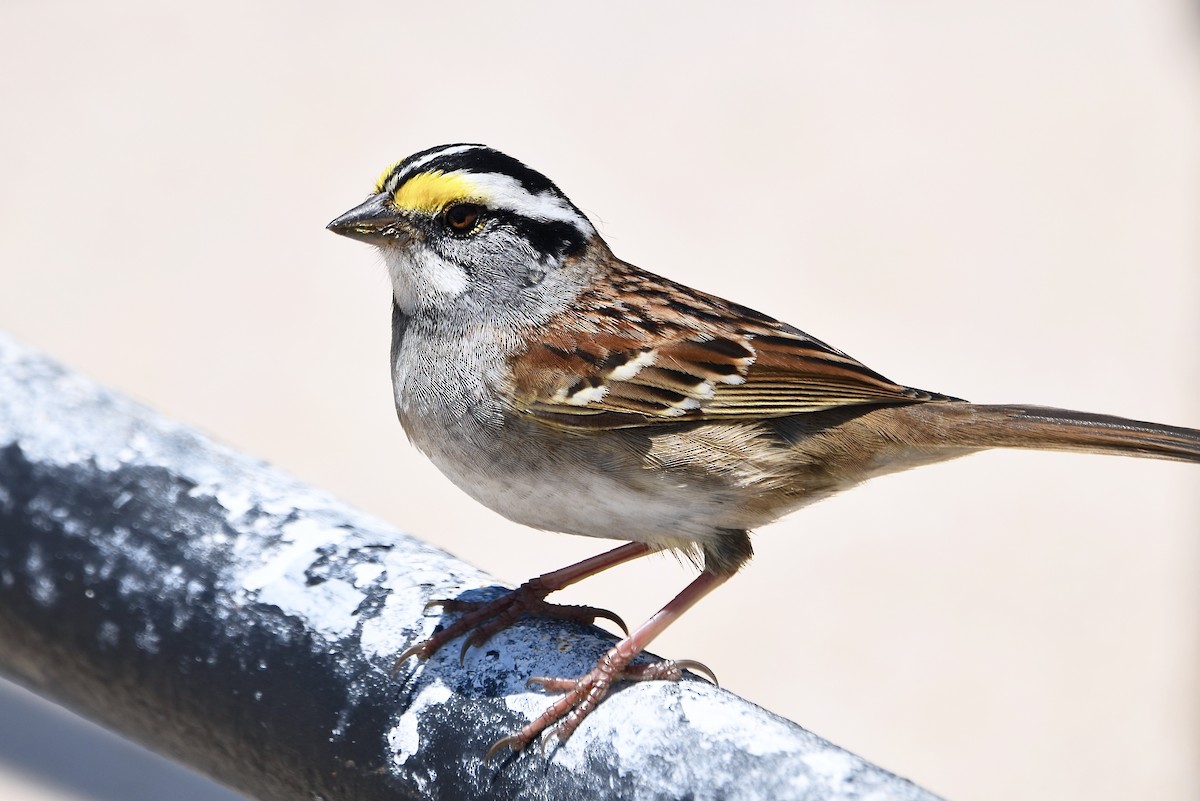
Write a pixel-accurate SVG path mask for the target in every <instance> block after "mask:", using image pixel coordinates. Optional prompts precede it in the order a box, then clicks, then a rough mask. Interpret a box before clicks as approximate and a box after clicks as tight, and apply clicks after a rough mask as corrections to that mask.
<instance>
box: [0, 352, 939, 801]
mask: <svg viewBox="0 0 1200 801" xmlns="http://www.w3.org/2000/svg"><path fill="white" fill-rule="evenodd" d="M499 591H500V588H499V587H497V585H496V583H495V581H493V580H492V579H491V578H489V577H488V576H487V575H486V574H484V573H482V572H480V571H478V570H476V569H474V568H472V567H469V566H467V565H465V564H463V563H462V562H459V561H457V560H456V559H454V558H452V557H451V556H449V555H448V554H446V553H444V552H442V551H439V550H437V549H435V548H432V547H430V546H429V545H426V544H424V543H422V542H420V541H418V540H416V539H414V538H412V537H410V536H408V535H406V534H403V533H401V532H399V531H397V530H395V529H394V528H391V527H390V526H388V525H386V524H384V523H382V522H380V521H379V520H376V519H373V518H371V517H369V516H367V515H365V514H363V513H361V512H359V511H357V510H355V509H353V508H350V507H348V506H346V505H345V504H343V503H340V502H338V501H337V500H335V499H333V498H331V497H329V496H328V495H326V494H324V493H321V492H319V491H317V490H314V489H312V488H311V487H308V486H305V485H304V484H301V483H300V482H298V481H296V480H294V479H292V478H290V477H288V476H286V475H283V474H281V473H280V472H278V471H276V470H274V469H272V468H271V467H269V466H267V465H265V464H263V463H262V462H259V461H256V460H254V459H252V458H249V457H247V456H245V455H242V454H240V453H237V452H234V451H232V450H230V449H228V448H225V447H222V446H220V445H216V444H214V443H212V442H211V441H209V440H208V439H206V438H205V437H203V436H201V435H200V434H198V433H197V432H195V431H193V430H191V429H189V428H187V427H185V426H183V425H180V424H178V423H174V422H171V421H170V420H166V419H164V418H163V417H161V416H160V415H158V414H156V413H155V412H153V411H151V410H149V409H147V408H145V407H143V406H141V405H139V404H137V403H134V402H133V401H131V400H128V399H126V398H124V397H122V396H120V395H117V394H115V393H113V392H110V391H108V390H106V389H103V388H101V387H99V386H97V385H96V384H94V383H92V382H91V381H89V380H87V379H85V378H83V377H81V376H79V375H77V374H75V373H72V372H71V371H69V370H67V369H65V368H63V367H62V366H60V365H58V364H56V363H55V362H53V361H51V360H49V359H47V358H46V357H44V356H42V355H41V354H39V353H37V352H35V351H33V350H31V349H29V348H27V347H25V346H24V345H22V344H20V343H18V342H17V341H15V340H13V339H12V338H10V337H8V336H7V335H5V334H3V333H0V671H3V672H4V673H7V674H8V675H10V676H11V677H13V678H15V679H16V680H17V681H19V682H21V683H22V684H25V685H27V686H29V687H31V688H32V689H34V690H35V691H37V692H39V693H41V694H42V695H44V696H46V697H48V698H51V699H53V700H55V701H57V702H59V703H62V704H63V705H65V706H67V707H70V708H72V709H74V710H76V711H78V712H80V713H82V714H84V715H85V716H87V717H89V718H91V719H93V720H96V721H97V722H99V723H101V724H103V725H105V726H108V727H109V728H112V729H114V730H115V731H117V732H119V733H121V734H123V735H125V736H127V737H129V738H131V739H133V740H136V741H138V742H141V743H142V744H144V745H147V746H149V747H150V748H152V749H154V750H156V751H159V752H160V753H163V754H165V755H167V756H170V757H173V758H175V759H178V760H180V761H181V762H184V763H185V764H188V765H190V766H192V767H194V768H197V769H199V770H201V771H203V772H204V773H207V774H208V775H210V776H212V777H213V778H215V779H217V780H218V781H221V782H224V783H226V784H228V785H230V786H231V787H233V788H235V789H237V790H239V791H241V792H244V793H246V794H247V795H249V796H251V797H253V798H257V799H263V800H264V801H268V800H269V801H275V800H278V801H284V799H287V800H288V801H294V799H299V798H303V799H323V800H324V801H352V800H353V801H373V800H374V799H397V798H405V799H408V798H422V799H425V798H429V799H474V798H488V799H506V798H514V799H515V798H529V797H537V798H564V799H565V798H589V799H607V798H638V799H677V798H694V799H706V798H712V799H717V798H720V799H740V798H746V799H759V798H773V799H792V798H795V799H801V798H803V799H866V798H871V799H875V800H876V801H881V800H883V799H934V798H935V797H934V796H933V795H932V794H930V793H928V792H927V791H925V790H922V789H921V788H919V787H917V786H915V785H913V784H912V783H910V782H908V781H906V780H904V779H901V778H898V777H897V776H895V775H893V774H891V773H888V772H887V771H885V770H883V769H881V768H879V767H876V766H874V765H871V764H870V763H868V762H866V761H864V760H863V759H861V758H860V757H857V756H855V755H853V754H850V753H848V752H846V751H844V750H842V749H840V748H838V747H836V746H834V745H831V744H830V743H828V742H826V741H824V740H822V739H821V738H819V737H817V736H815V735H813V734H811V733H809V732H807V731H805V730H804V729H802V728H800V727H799V726H797V725H796V724H794V723H791V722H790V721H787V720H784V719H782V718H779V717H777V716H775V715H772V714H771V713H769V712H767V711H765V710H763V709H760V708H759V707H756V706H754V705H753V704H751V703H749V702H747V701H744V700H742V699H741V698H738V697H737V696H735V695H733V694H731V693H729V692H726V691H724V690H720V689H717V688H715V687H713V686H712V685H710V684H708V683H706V682H704V681H701V680H698V679H685V680H684V681H682V682H680V683H678V684H672V683H666V682H645V683H639V684H634V685H629V686H624V687H622V688H620V689H618V690H617V691H615V692H613V693H612V694H611V696H610V697H609V698H608V699H606V700H605V702H604V703H603V704H601V705H600V707H599V708H598V709H597V710H596V711H595V712H594V713H593V714H592V715H591V716H589V718H588V719H587V721H586V722H585V723H584V725H583V726H582V727H580V729H579V730H578V731H577V732H576V733H575V735H574V736H573V737H572V738H571V739H570V740H568V741H567V742H566V743H565V744H561V745H560V744H558V743H557V741H551V743H552V744H551V745H548V747H547V749H546V753H545V756H543V755H541V754H539V751H538V749H537V748H536V747H533V748H529V749H527V750H526V751H525V752H523V753H520V754H511V755H506V756H502V758H499V759H495V760H493V761H492V763H491V764H490V765H488V764H484V762H483V758H482V757H483V754H484V753H485V752H486V751H487V748H488V746H489V745H490V744H491V743H493V742H494V741H495V740H497V739H499V738H500V737H502V736H504V735H506V734H509V733H511V732H513V731H515V730H516V729H517V728H518V727H519V726H520V725H522V724H523V723H525V722H526V721H528V720H530V719H531V718H532V717H533V716H534V715H536V714H537V713H538V712H540V711H541V710H542V709H543V708H544V707H545V706H546V705H547V703H548V701H549V699H548V697H547V696H546V695H545V694H544V693H542V692H540V691H537V690H529V689H527V688H526V686H525V681H526V679H528V678H529V676H531V675H546V674H549V675H555V674H557V675H562V676H569V675H579V674H581V673H583V672H585V671H586V670H588V669H589V668H590V667H591V666H592V664H593V663H594V660H595V658H596V655H597V654H599V653H601V652H602V650H603V649H605V648H607V647H608V646H609V645H610V644H611V642H612V638H611V637H609V636H608V635H606V634H605V633H604V632H601V631H599V630H598V629H594V628H591V627H586V626H578V625H574V624H569V623H562V622H559V621H549V620H537V619H530V620H528V621H523V622H521V623H520V624H518V625H516V626H514V627H513V628H511V629H509V630H508V631H506V632H502V633H500V634H497V635H496V636H495V637H493V638H492V640H490V641H489V642H488V643H487V645H486V646H484V647H483V648H478V649H473V650H471V651H470V652H469V653H468V654H467V657H466V661H465V664H463V665H461V666H460V665H459V662H458V648H457V645H456V644H455V645H451V646H450V647H447V648H444V649H442V651H441V652H439V653H438V654H436V655H435V656H434V657H433V658H432V659H431V660H430V661H429V662H427V663H425V664H423V665H417V664H416V662H415V660H412V661H410V662H409V663H407V664H406V665H404V666H403V667H402V669H401V672H400V673H399V674H398V675H397V676H396V678H395V679H393V678H390V677H389V675H388V673H389V671H390V669H391V667H392V662H393V659H394V658H395V655H396V654H397V653H398V652H400V651H402V650H403V649H404V648H405V647H407V646H408V645H410V644H411V643H413V642H414V641H416V640H417V639H418V638H420V637H424V636H427V635H428V634H429V633H430V632H431V631H432V630H433V628H434V626H435V625H436V624H437V623H438V617H437V616H436V615H435V616H429V615H427V614H425V613H424V606H425V603H426V602H427V601H428V600H429V599H430V598H443V597H448V598H455V597H464V598H480V597H489V596H491V595H494V594H496V593H498V592H499Z"/></svg>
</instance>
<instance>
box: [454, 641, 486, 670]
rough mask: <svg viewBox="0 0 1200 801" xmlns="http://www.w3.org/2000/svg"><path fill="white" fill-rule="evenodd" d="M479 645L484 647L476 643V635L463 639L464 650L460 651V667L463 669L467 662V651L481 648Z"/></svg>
mask: <svg viewBox="0 0 1200 801" xmlns="http://www.w3.org/2000/svg"><path fill="white" fill-rule="evenodd" d="M479 645H483V643H481V642H475V637H474V635H472V636H469V637H464V638H463V644H462V648H461V649H459V651H458V666H459V667H462V666H463V663H465V662H466V661H467V651H470V650H471V649H472V648H474V647H476V646H479Z"/></svg>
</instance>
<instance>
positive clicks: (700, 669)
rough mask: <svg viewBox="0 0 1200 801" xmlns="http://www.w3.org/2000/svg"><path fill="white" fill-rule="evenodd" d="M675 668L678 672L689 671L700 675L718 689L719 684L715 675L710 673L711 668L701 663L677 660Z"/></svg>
mask: <svg viewBox="0 0 1200 801" xmlns="http://www.w3.org/2000/svg"><path fill="white" fill-rule="evenodd" d="M675 667H677V668H679V669H680V670H690V671H692V672H693V673H701V674H703V675H704V677H705V678H707V679H708V680H709V681H710V683H712V685H713V686H715V687H720V686H721V682H719V681H717V674H716V673H713V672H712V668H710V667H709V666H708V665H706V664H704V663H703V662H697V661H696V660H695V659H677V660H675Z"/></svg>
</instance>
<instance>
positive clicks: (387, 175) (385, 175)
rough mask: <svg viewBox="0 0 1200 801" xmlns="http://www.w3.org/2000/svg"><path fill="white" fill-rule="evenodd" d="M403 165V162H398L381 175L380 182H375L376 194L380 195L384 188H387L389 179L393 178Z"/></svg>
mask: <svg viewBox="0 0 1200 801" xmlns="http://www.w3.org/2000/svg"><path fill="white" fill-rule="evenodd" d="M403 163H404V162H403V160H401V161H397V162H395V163H394V164H391V165H389V166H388V168H387V169H386V170H384V171H383V172H382V173H380V174H379V180H377V181H376V182H375V194H377V195H378V194H379V193H380V192H382V191H383V190H384V188H385V187H386V186H387V179H388V178H391V177H392V172H393V171H394V170H395V169H396V168H397V167H399V166H400V165H401V164H403Z"/></svg>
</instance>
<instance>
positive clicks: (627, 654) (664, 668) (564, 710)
mask: <svg viewBox="0 0 1200 801" xmlns="http://www.w3.org/2000/svg"><path fill="white" fill-rule="evenodd" d="M728 578H729V575H728V574H726V575H717V574H715V573H709V572H704V573H701V574H700V575H699V576H697V577H696V579H695V580H694V581H693V582H692V583H691V584H689V585H688V586H687V587H685V588H684V589H683V592H681V593H679V594H678V595H676V596H675V597H674V598H673V599H672V600H671V602H670V603H668V604H667V605H666V606H664V607H663V608H662V609H661V610H659V611H658V612H657V613H656V614H655V615H654V616H653V617H651V618H650V619H649V620H647V621H646V622H645V623H643V624H642V625H641V626H640V627H638V629H637V631H635V632H633V634H630V635H629V636H628V637H626V638H625V639H623V640H621V641H620V642H619V643H617V644H616V645H614V646H613V647H612V648H611V649H609V651H608V653H606V654H605V655H604V656H602V657H600V661H599V662H598V663H597V664H596V667H595V668H593V669H592V671H591V672H590V673H588V674H587V675H585V676H581V677H580V678H578V679H575V680H571V679H559V678H533V679H530V680H529V682H530V684H540V685H542V686H543V687H546V688H547V689H568V688H569V689H568V692H567V694H566V695H564V696H563V697H562V698H560V699H559V700H558V701H556V702H555V703H554V704H553V705H552V706H551V707H550V708H549V709H547V710H546V711H545V712H543V713H542V714H541V715H540V716H539V717H538V718H537V719H536V720H534V721H533V722H532V723H530V724H529V725H527V726H525V727H524V728H523V729H521V730H520V731H519V732H517V733H516V734H514V735H512V736H510V737H505V738H503V739H501V740H498V741H497V742H496V743H495V744H494V745H492V747H491V748H490V749H488V753H487V757H486V759H491V757H492V756H493V755H495V753H496V752H497V751H499V750H501V749H503V748H512V749H513V750H514V751H520V750H521V749H522V748H524V747H525V746H527V745H529V743H531V742H532V741H533V738H534V737H537V736H538V734H539V733H541V732H542V731H543V730H544V729H546V728H547V727H549V726H551V725H553V724H555V723H558V727H557V729H556V733H557V735H558V739H560V740H565V739H567V738H568V737H570V736H571V733H572V732H573V731H575V729H577V728H578V727H579V724H580V723H581V722H583V719H584V718H585V717H587V715H588V713H589V712H591V711H592V710H593V709H595V708H596V705H597V704H598V703H600V700H601V699H602V698H604V696H605V694H606V693H607V692H608V688H609V687H610V686H611V685H612V683H613V682H614V681H618V680H620V679H641V678H666V679H675V680H677V679H678V678H679V665H680V664H682V663H671V662H660V663H658V664H656V665H647V666H645V667H644V668H641V667H639V669H633V668H629V669H628V670H627V666H628V665H629V663H630V662H631V661H632V660H633V659H634V657H636V656H637V655H638V654H640V653H641V652H642V651H643V650H645V648H646V646H648V645H649V644H650V641H651V640H653V639H654V638H655V637H657V636H658V635H659V634H660V633H662V631H663V630H664V629H666V628H667V626H669V625H671V624H672V623H673V622H675V620H677V619H678V618H679V617H680V616H681V615H682V614H683V613H684V612H686V611H687V610H688V609H690V608H691V607H692V606H693V605H694V604H695V603H696V602H697V601H699V600H700V599H701V598H703V597H704V596H705V595H708V594H709V593H710V592H712V591H713V590H714V589H716V588H717V587H719V586H721V585H722V584H723V583H725V580H726V579H728ZM689 666H691V665H690V664H689ZM700 667H703V666H700ZM704 670H705V671H706V672H709V671H707V668H704ZM559 721H561V722H559Z"/></svg>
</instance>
